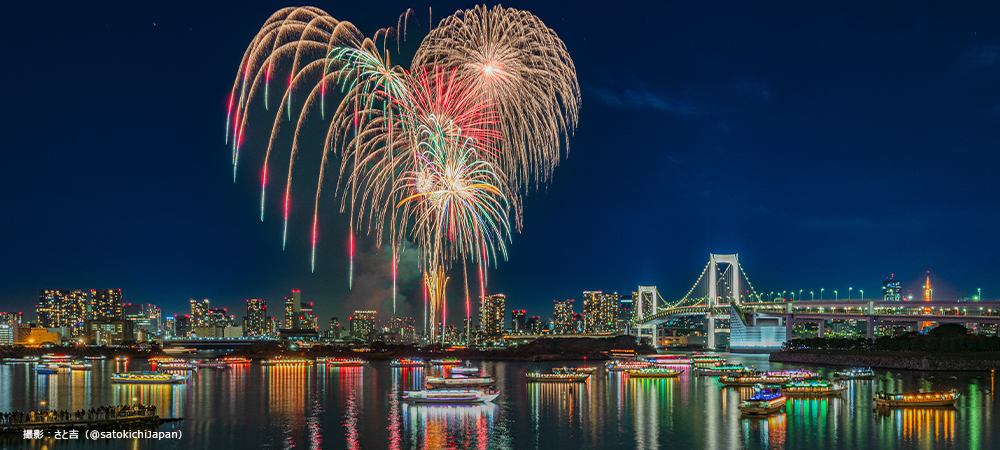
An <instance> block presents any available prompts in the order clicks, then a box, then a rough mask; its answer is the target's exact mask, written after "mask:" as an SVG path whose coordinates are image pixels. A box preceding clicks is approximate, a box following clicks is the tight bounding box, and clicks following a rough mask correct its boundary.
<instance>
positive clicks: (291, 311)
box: [283, 289, 302, 330]
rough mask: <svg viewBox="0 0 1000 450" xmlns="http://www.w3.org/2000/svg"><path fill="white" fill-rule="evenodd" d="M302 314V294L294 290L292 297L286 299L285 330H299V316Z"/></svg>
mask: <svg viewBox="0 0 1000 450" xmlns="http://www.w3.org/2000/svg"><path fill="white" fill-rule="evenodd" d="M301 312H302V292H301V291H299V290H298V289H292V296H291V297H285V323H284V324H283V325H284V327H285V329H288V330H297V329H299V328H300V324H299V320H298V319H299V315H300V313H301Z"/></svg>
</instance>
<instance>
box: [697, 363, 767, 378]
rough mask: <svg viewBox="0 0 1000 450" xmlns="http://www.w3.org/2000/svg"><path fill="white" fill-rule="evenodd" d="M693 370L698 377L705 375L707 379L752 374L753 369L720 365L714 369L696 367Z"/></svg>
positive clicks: (740, 365) (742, 366) (736, 365)
mask: <svg viewBox="0 0 1000 450" xmlns="http://www.w3.org/2000/svg"><path fill="white" fill-rule="evenodd" d="M694 370H695V372H697V373H698V375H705V376H708V377H719V376H724V375H742V374H751V373H753V369H751V368H749V367H746V366H744V365H742V364H722V365H719V366H714V367H696V368H695V369H694Z"/></svg>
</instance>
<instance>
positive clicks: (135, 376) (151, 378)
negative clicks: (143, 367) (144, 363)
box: [111, 372, 188, 384]
mask: <svg viewBox="0 0 1000 450" xmlns="http://www.w3.org/2000/svg"><path fill="white" fill-rule="evenodd" d="M187 379H188V377H187V376H186V375H177V374H171V373H162V372H119V373H114V374H112V375H111V382H112V383H124V384H176V383H183V382H185V381H187Z"/></svg>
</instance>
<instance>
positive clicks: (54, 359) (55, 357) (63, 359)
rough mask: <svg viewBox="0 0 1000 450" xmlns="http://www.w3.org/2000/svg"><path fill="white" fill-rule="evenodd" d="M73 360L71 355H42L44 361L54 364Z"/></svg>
mask: <svg viewBox="0 0 1000 450" xmlns="http://www.w3.org/2000/svg"><path fill="white" fill-rule="evenodd" d="M72 359H73V358H70V356H69V355H53V354H48V355H42V361H47V362H53V363H55V362H59V363H63V362H70V360H72Z"/></svg>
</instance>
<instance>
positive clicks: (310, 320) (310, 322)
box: [298, 302, 319, 330]
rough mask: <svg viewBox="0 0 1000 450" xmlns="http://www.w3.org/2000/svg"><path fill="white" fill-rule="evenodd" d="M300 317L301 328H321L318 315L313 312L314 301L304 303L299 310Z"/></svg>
mask: <svg viewBox="0 0 1000 450" xmlns="http://www.w3.org/2000/svg"><path fill="white" fill-rule="evenodd" d="M298 319H299V328H301V329H303V330H318V329H319V322H318V320H317V319H316V315H315V314H314V313H313V304H312V302H309V303H308V304H305V305H302V309H301V310H300V311H299V317H298Z"/></svg>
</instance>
